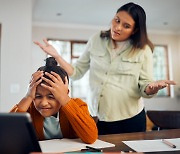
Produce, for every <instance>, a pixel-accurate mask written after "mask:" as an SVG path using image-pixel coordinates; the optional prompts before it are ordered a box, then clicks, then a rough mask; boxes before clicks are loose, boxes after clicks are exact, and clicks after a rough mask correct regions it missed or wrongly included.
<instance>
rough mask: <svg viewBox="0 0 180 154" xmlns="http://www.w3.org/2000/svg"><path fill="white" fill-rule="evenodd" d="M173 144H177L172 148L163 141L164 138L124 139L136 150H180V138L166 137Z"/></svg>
mask: <svg viewBox="0 0 180 154" xmlns="http://www.w3.org/2000/svg"><path fill="white" fill-rule="evenodd" d="M166 140H167V141H169V142H171V143H172V144H174V145H176V148H172V147H170V146H168V145H166V144H165V143H163V142H162V139H158V140H134V141H122V142H123V143H124V144H126V145H128V146H129V147H130V148H131V149H133V150H135V151H136V152H155V151H177V150H180V138H173V139H166Z"/></svg>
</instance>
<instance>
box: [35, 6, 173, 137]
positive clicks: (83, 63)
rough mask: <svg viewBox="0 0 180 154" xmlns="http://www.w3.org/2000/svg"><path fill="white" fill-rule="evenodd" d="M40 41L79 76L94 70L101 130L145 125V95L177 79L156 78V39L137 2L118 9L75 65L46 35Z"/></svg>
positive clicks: (95, 113)
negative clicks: (143, 98)
mask: <svg viewBox="0 0 180 154" xmlns="http://www.w3.org/2000/svg"><path fill="white" fill-rule="evenodd" d="M44 42H45V45H42V44H40V43H39V42H35V44H37V45H38V46H40V47H41V48H42V49H43V51H44V52H45V53H47V54H49V55H51V56H53V57H54V58H55V59H56V60H57V61H58V63H59V64H60V65H61V66H62V67H63V68H64V69H65V70H66V71H67V73H68V74H69V75H70V77H71V78H72V79H74V80H76V79H79V78H81V77H82V76H83V75H84V74H85V73H86V72H87V70H90V88H91V92H92V97H91V98H92V102H91V104H90V105H89V109H90V112H91V114H92V115H93V116H97V117H98V119H99V120H98V123H97V126H98V131H99V134H114V133H126V132H139V131H145V130H146V116H145V110H144V104H143V102H142V97H145V98H151V97H153V96H154V95H156V93H157V92H158V91H159V90H160V89H162V88H165V87H167V86H169V85H171V84H173V85H174V84H175V82H174V81H169V80H161V81H153V79H152V75H153V56H152V51H153V45H152V43H151V41H150V40H149V39H148V36H147V30H146V14H145V11H144V9H143V8H142V7H141V6H139V5H137V4H134V3H127V4H125V5H123V6H122V7H120V8H119V9H118V10H117V13H116V14H115V16H114V18H113V19H112V22H111V27H110V30H107V31H102V32H100V33H98V34H95V35H94V36H92V37H91V38H90V39H89V41H88V43H87V47H86V50H85V51H84V53H83V55H81V56H80V58H79V59H78V61H77V62H76V64H75V65H73V66H72V65H70V64H68V63H67V62H66V61H64V60H63V58H62V57H61V56H60V55H58V53H57V51H56V50H55V49H54V48H53V47H52V46H51V45H50V44H49V43H48V42H47V40H44Z"/></svg>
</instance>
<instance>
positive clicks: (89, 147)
mask: <svg viewBox="0 0 180 154" xmlns="http://www.w3.org/2000/svg"><path fill="white" fill-rule="evenodd" d="M86 148H87V149H91V150H94V151H96V152H102V150H101V149H98V148H94V147H91V146H88V145H87V146H86Z"/></svg>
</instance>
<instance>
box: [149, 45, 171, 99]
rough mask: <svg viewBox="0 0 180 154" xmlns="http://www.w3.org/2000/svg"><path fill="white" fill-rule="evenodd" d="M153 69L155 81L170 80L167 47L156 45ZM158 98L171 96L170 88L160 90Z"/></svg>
mask: <svg viewBox="0 0 180 154" xmlns="http://www.w3.org/2000/svg"><path fill="white" fill-rule="evenodd" d="M153 61H154V62H153V68H154V74H153V75H154V79H155V80H169V69H168V68H169V65H168V63H169V62H168V52H167V46H164V45H155V48H154V52H153ZM157 96H170V87H167V88H164V89H162V90H160V91H159V92H158V94H157Z"/></svg>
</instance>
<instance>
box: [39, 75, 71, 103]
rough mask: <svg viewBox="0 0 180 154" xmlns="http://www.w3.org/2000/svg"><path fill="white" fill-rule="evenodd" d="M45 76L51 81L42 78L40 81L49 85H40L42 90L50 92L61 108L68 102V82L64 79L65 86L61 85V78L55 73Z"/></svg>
mask: <svg viewBox="0 0 180 154" xmlns="http://www.w3.org/2000/svg"><path fill="white" fill-rule="evenodd" d="M45 74H46V75H47V76H48V77H49V78H50V79H51V80H52V81H51V80H49V79H47V78H45V77H42V79H43V80H44V81H45V82H47V83H48V84H49V85H50V86H49V85H46V84H41V86H43V87H44V88H46V89H48V90H49V91H51V93H52V94H53V95H54V97H55V99H56V100H57V101H58V102H59V103H60V104H61V105H62V106H63V105H65V104H66V103H67V102H68V101H69V100H70V97H69V96H68V92H69V89H68V81H67V78H66V79H65V84H64V83H63V81H62V79H61V77H60V76H59V75H58V74H56V73H55V72H51V74H50V73H47V72H45Z"/></svg>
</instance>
